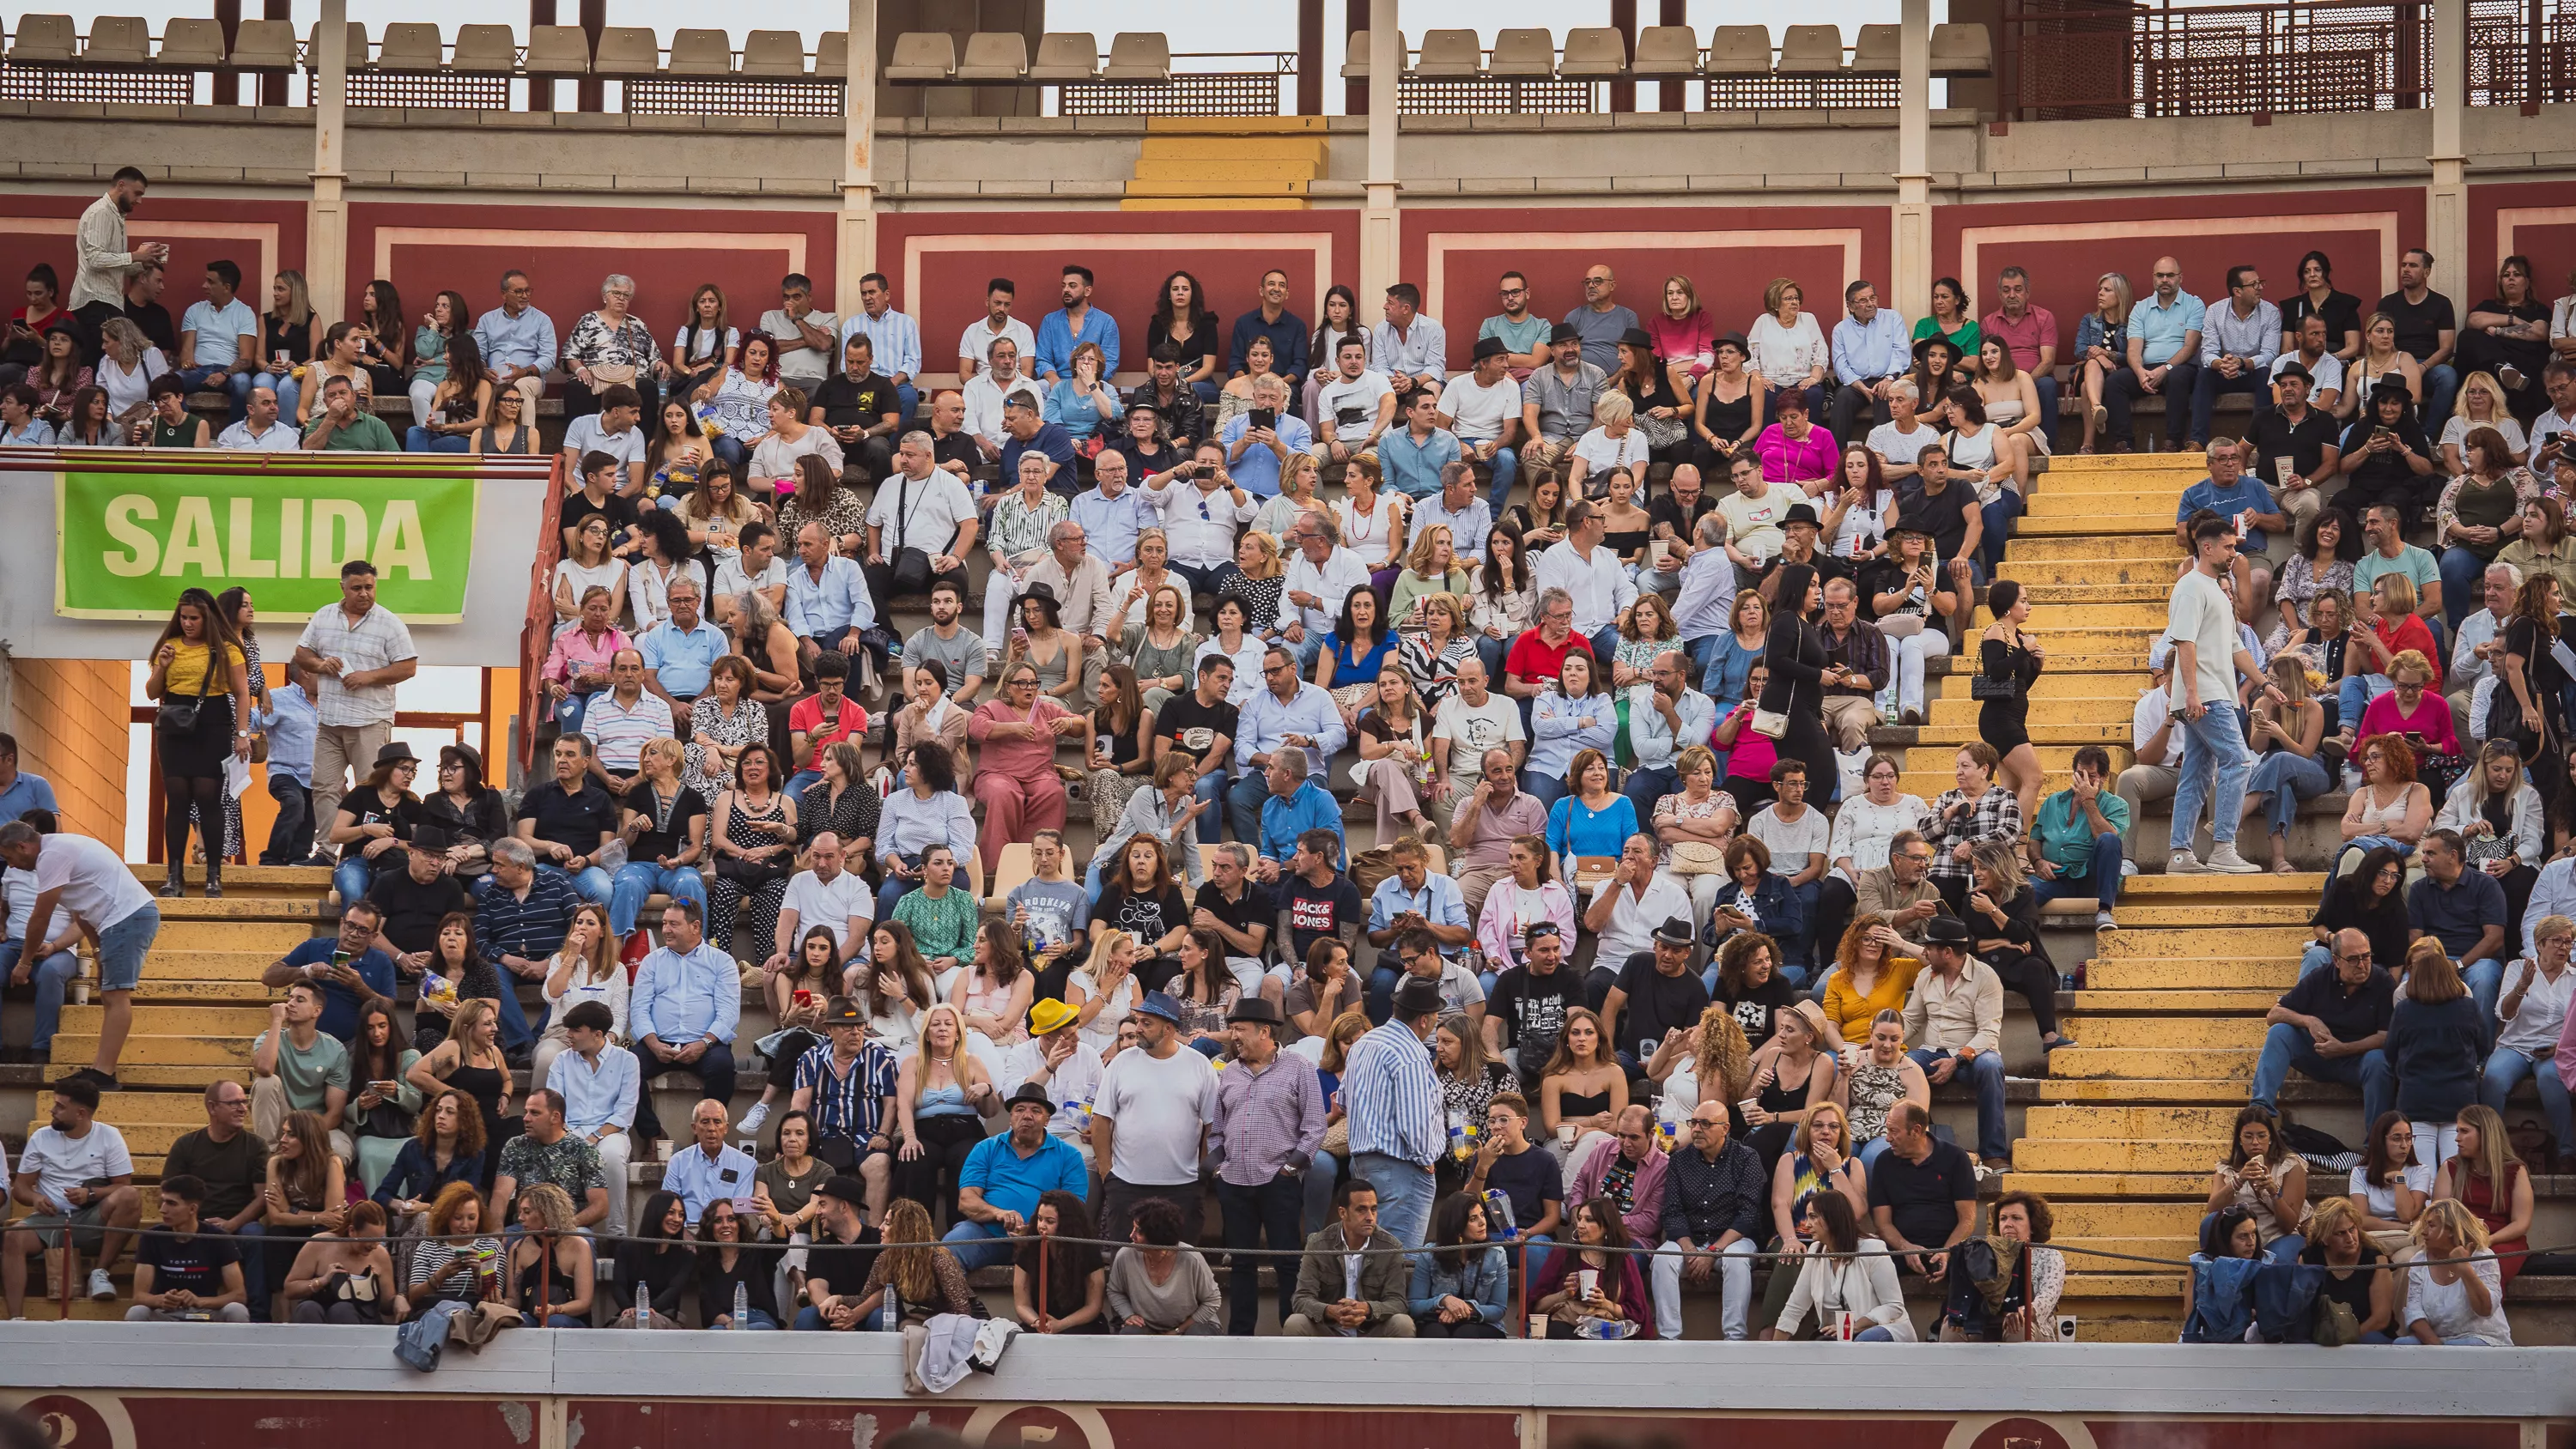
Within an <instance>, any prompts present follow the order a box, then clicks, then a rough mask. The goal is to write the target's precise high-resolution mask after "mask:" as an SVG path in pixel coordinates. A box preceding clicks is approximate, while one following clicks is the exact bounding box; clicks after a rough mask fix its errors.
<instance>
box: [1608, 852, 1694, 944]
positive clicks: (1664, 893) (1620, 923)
mask: <svg viewBox="0 0 2576 1449" xmlns="http://www.w3.org/2000/svg"><path fill="white" fill-rule="evenodd" d="M1610 888H1611V887H1610V884H1609V883H1607V882H1605V883H1604V884H1603V885H1602V889H1603V890H1608V889H1610ZM1618 890H1619V896H1618V899H1617V901H1616V902H1615V903H1614V904H1612V906H1611V907H1610V929H1608V930H1606V931H1603V932H1602V933H1601V944H1600V945H1599V946H1598V947H1596V948H1594V957H1593V959H1595V960H1599V961H1625V960H1627V959H1628V958H1629V957H1631V956H1633V955H1635V954H1637V953H1638V952H1640V951H1651V950H1653V949H1655V928H1656V927H1657V926H1660V925H1662V924H1663V923H1664V922H1666V921H1669V920H1672V919H1674V918H1676V917H1679V918H1680V919H1682V920H1685V921H1687V920H1689V919H1691V914H1692V913H1691V898H1690V892H1688V891H1686V890H1684V889H1682V887H1681V884H1680V883H1679V882H1677V881H1675V880H1674V879H1673V878H1672V877H1671V876H1669V875H1667V874H1665V873H1664V872H1662V871H1657V872H1655V876H1654V879H1653V880H1651V881H1648V882H1647V884H1646V894H1645V896H1644V897H1643V898H1642V899H1641V898H1640V897H1639V896H1638V895H1637V893H1636V892H1635V891H1632V890H1630V889H1628V888H1627V887H1626V886H1620V887H1619V888H1618Z"/></svg>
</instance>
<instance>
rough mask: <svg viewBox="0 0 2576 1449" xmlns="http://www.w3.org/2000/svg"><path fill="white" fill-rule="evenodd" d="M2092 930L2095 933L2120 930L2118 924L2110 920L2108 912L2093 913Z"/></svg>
mask: <svg viewBox="0 0 2576 1449" xmlns="http://www.w3.org/2000/svg"><path fill="white" fill-rule="evenodd" d="M2093 929H2094V930H2097V931H2116V930H2118V929H2120V923H2119V922H2117V921H2115V920H2112V919H2111V913H2110V912H2109V911H2095V912H2094V913H2093Z"/></svg>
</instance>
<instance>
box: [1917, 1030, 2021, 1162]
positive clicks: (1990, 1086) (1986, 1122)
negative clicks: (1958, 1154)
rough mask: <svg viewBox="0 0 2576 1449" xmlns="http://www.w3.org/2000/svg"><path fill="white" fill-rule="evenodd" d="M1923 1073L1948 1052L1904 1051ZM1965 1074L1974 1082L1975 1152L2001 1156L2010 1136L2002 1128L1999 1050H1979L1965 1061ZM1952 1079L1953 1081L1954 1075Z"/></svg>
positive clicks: (1929, 1050) (2001, 1062)
mask: <svg viewBox="0 0 2576 1449" xmlns="http://www.w3.org/2000/svg"><path fill="white" fill-rule="evenodd" d="M1906 1055H1907V1056H1910V1057H1912V1058H1914V1064H1915V1065H1916V1066H1918V1067H1921V1068H1922V1069H1923V1070H1924V1071H1925V1072H1926V1073H1927V1074H1928V1073H1929V1072H1930V1071H1931V1070H1932V1066H1933V1064H1934V1063H1936V1062H1938V1061H1940V1060H1941V1059H1942V1058H1944V1057H1946V1056H1948V1055H1950V1053H1948V1052H1947V1051H1940V1050H1935V1049H1933V1048H1930V1047H1917V1048H1915V1049H1914V1050H1913V1051H1910V1052H1908V1053H1906ZM1968 1074H1969V1075H1970V1076H1973V1077H1975V1078H1976V1081H1977V1155H1978V1156H1979V1157H2003V1156H2005V1155H2007V1154H2009V1153H2010V1152H2011V1150H2012V1139H2011V1137H2010V1136H2009V1134H2007V1133H2006V1132H2005V1130H2004V1126H2005V1124H2004V1059H2003V1055H2002V1053H2000V1052H1979V1053H1977V1054H1976V1056H1975V1057H1974V1058H1972V1059H1970V1060H1969V1062H1968ZM1953 1079H1954V1080H1955V1074H1954V1077H1953Z"/></svg>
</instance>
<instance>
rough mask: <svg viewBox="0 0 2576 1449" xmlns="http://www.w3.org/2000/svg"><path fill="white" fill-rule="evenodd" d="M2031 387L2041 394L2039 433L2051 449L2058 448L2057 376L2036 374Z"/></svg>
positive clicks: (2049, 373)
mask: <svg viewBox="0 0 2576 1449" xmlns="http://www.w3.org/2000/svg"><path fill="white" fill-rule="evenodd" d="M2030 385H2031V387H2032V388H2033V389H2034V390H2036V391H2037V392H2038V393H2039V432H2040V436H2042V437H2044V438H2046V439H2048V445H2049V446H2050V447H2052V448H2053V447H2055V446H2057V374H2055V373H2053V372H2042V373H2035V374H2033V375H2032V377H2031V379H2030Z"/></svg>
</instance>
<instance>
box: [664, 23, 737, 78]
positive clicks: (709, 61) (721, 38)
mask: <svg viewBox="0 0 2576 1449" xmlns="http://www.w3.org/2000/svg"><path fill="white" fill-rule="evenodd" d="M667 69H668V70H669V71H670V73H671V74H673V75H731V74H733V41H732V40H731V39H729V38H727V37H726V35H725V33H724V32H723V31H721V30H675V31H672V32H671V63H670V65H669V66H668V67H667Z"/></svg>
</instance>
